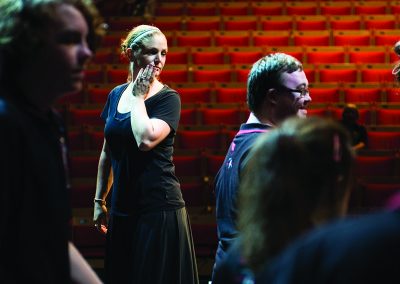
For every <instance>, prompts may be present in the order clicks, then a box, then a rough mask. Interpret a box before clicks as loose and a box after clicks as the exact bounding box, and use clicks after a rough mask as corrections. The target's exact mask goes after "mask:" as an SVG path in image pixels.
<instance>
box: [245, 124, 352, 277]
mask: <svg viewBox="0 0 400 284" xmlns="http://www.w3.org/2000/svg"><path fill="white" fill-rule="evenodd" d="M353 164H354V157H353V152H352V149H351V145H350V140H349V137H348V134H347V132H346V131H345V130H344V129H343V128H342V126H341V125H339V124H338V123H336V122H334V121H331V120H325V119H323V118H317V117H311V118H304V119H298V118H291V119H288V120H286V121H285V122H284V123H283V124H282V125H281V126H280V127H278V128H276V129H274V130H271V131H270V132H268V133H266V134H263V136H262V137H260V138H259V139H258V140H257V141H256V143H255V145H254V148H253V149H252V152H251V153H250V154H249V158H248V163H247V165H246V167H245V169H244V172H243V175H242V182H241V185H240V190H239V210H240V211H239V228H240V231H241V236H242V243H241V244H242V252H243V255H244V257H245V259H246V261H247V262H248V264H249V266H250V267H251V268H252V269H253V270H255V271H257V269H258V268H259V267H260V265H262V264H263V263H264V262H265V261H266V260H268V259H269V258H270V257H272V256H274V255H276V254H277V253H278V252H279V251H281V250H282V249H283V248H284V247H285V246H286V245H287V244H288V243H289V242H290V241H291V240H293V239H294V238H296V237H298V236H299V235H300V234H302V233H303V232H305V231H306V230H308V229H311V228H312V227H313V226H315V225H318V224H320V223H323V222H325V221H326V220H329V219H331V218H335V217H338V216H341V215H344V213H345V212H346V210H347V202H348V198H349V191H350V185H351V182H352V168H353Z"/></svg>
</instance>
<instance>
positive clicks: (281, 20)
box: [260, 16, 293, 31]
mask: <svg viewBox="0 0 400 284" xmlns="http://www.w3.org/2000/svg"><path fill="white" fill-rule="evenodd" d="M260 22H261V29H262V30H263V31H290V30H292V28H293V18H292V17H285V16H276V17H274V16H267V17H261V18H260Z"/></svg>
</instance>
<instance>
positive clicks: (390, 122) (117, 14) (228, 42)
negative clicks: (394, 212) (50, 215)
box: [57, 0, 400, 283]
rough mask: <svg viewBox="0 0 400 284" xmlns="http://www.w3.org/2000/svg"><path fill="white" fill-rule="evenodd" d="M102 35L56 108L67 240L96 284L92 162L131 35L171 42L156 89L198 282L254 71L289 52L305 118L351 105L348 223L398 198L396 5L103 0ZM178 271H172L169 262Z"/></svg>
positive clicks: (98, 243) (206, 268)
mask: <svg viewBox="0 0 400 284" xmlns="http://www.w3.org/2000/svg"><path fill="white" fill-rule="evenodd" d="M96 4H97V6H98V8H99V9H100V11H101V12H102V15H103V17H104V18H105V20H106V23H107V24H108V32H107V34H106V35H105V36H104V38H103V39H102V43H101V45H100V47H99V48H98V50H97V52H96V55H95V57H94V58H93V59H92V60H91V62H90V64H89V66H88V69H87V71H86V77H85V87H84V90H83V91H82V93H79V94H71V95H68V96H66V97H64V98H62V99H61V100H59V101H58V103H57V107H58V109H59V110H60V112H61V113H62V114H63V115H64V116H65V120H66V121H67V124H68V129H69V143H70V148H71V149H70V150H71V176H72V206H73V217H74V218H73V241H74V243H75V245H76V246H77V247H78V248H79V249H80V251H81V252H82V254H83V255H84V256H85V258H86V259H87V260H88V261H89V263H90V264H91V265H92V267H93V268H94V269H95V270H96V272H98V274H99V275H100V276H102V273H103V271H102V269H103V265H104V261H103V257H104V242H105V239H104V236H102V235H101V234H99V233H98V232H97V230H96V229H95V227H94V226H93V223H92V215H93V211H92V210H93V197H94V193H95V186H96V174H97V163H98V157H99V152H100V149H101V145H102V142H103V122H102V120H101V119H100V112H101V110H102V108H103V106H104V103H105V101H106V98H107V95H108V93H109V91H110V90H111V89H112V88H113V87H114V86H116V85H117V84H121V83H123V82H126V79H127V74H128V70H127V64H126V62H124V61H123V59H121V57H120V50H119V49H118V46H119V44H120V41H121V38H122V37H123V36H124V35H125V34H126V33H127V31H129V30H130V29H131V28H132V27H134V26H135V25H138V24H142V23H146V24H152V25H155V26H157V27H158V28H160V29H161V30H162V31H163V32H164V34H165V35H166V36H167V39H168V45H169V51H168V55H167V64H166V67H165V69H164V70H163V72H162V74H161V81H162V82H164V83H165V84H168V85H169V86H170V87H172V88H174V89H176V90H177V91H178V92H179V94H180V96H181V101H182V112H181V121H180V126H179V129H178V133H177V136H176V140H175V156H174V162H175V165H176V174H177V176H178V178H179V179H180V181H181V184H182V192H183V196H184V199H185V201H186V204H187V208H188V211H189V214H190V218H191V225H192V230H193V238H194V242H195V250H196V254H197V264H198V269H199V276H200V279H201V281H202V283H207V282H208V280H209V279H210V273H211V270H212V265H213V262H214V254H215V249H216V247H217V243H216V242H217V237H216V225H215V212H214V208H215V201H214V196H213V179H214V176H215V174H216V172H217V171H218V169H219V167H220V165H221V163H222V161H223V158H224V155H225V152H226V150H227V148H228V143H230V141H231V139H232V137H233V136H234V135H235V133H236V131H237V130H238V128H239V125H240V124H241V123H244V122H245V119H246V118H247V116H248V109H247V105H246V80H247V74H248V72H249V70H250V68H251V65H252V64H253V63H254V62H255V61H256V60H257V59H259V58H260V57H261V56H263V55H266V54H267V53H270V52H277V51H279V52H285V53H288V54H290V55H292V56H294V57H296V58H298V59H299V60H300V61H301V62H302V63H303V64H304V66H305V71H306V75H307V77H308V79H309V82H310V92H311V96H312V99H313V101H312V103H311V106H310V109H309V110H308V115H309V116H326V117H333V118H334V119H337V120H339V119H340V118H341V112H342V109H343V107H344V106H345V104H347V103H353V104H356V105H357V107H358V109H359V113H360V118H359V122H360V123H361V124H363V125H365V127H366V128H367V131H368V147H367V148H365V149H362V150H360V151H358V156H357V168H356V174H357V181H356V184H355V186H354V188H353V191H352V198H351V207H350V214H359V213H364V212H369V211H373V210H377V209H380V208H382V207H384V206H385V204H386V202H387V199H388V197H389V196H390V195H391V194H392V193H394V192H395V191H397V190H398V189H399V188H400V179H399V172H400V168H399V166H400V87H399V86H398V84H397V83H396V82H395V78H394V76H393V75H392V69H393V67H394V65H395V63H396V62H397V60H399V58H398V57H397V55H396V54H395V53H394V51H393V47H394V45H395V43H396V42H397V41H399V40H400V30H399V28H400V15H399V12H400V1H387V0H380V1H379V0H376V1H367V0H365V1H353V0H346V1H344V0H335V1H333V0H332V1H328V0H316V1H289V0H286V1H285V0H279V1H274V0H270V1H246V0H242V1H224V0H208V1H207V0H203V1H190V0H186V1H185V0H168V1H155V0H150V1H135V0H130V1H128V0H125V1H124V0H98V1H96ZM171 261H173V260H171Z"/></svg>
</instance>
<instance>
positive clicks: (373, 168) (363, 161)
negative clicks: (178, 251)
mask: <svg viewBox="0 0 400 284" xmlns="http://www.w3.org/2000/svg"><path fill="white" fill-rule="evenodd" d="M394 159H395V158H394V157H393V156H357V158H356V174H357V176H360V177H374V176H381V177H382V176H388V177H389V176H394V172H395V160H394Z"/></svg>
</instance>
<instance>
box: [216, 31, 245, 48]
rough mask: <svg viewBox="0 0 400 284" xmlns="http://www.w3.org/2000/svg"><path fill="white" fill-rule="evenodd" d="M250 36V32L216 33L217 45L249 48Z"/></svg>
mask: <svg viewBox="0 0 400 284" xmlns="http://www.w3.org/2000/svg"><path fill="white" fill-rule="evenodd" d="M249 39H250V35H249V33H248V32H243V31H237V32H229V31H228V32H216V33H215V45H216V46H228V47H231V46H249V45H250V40H249Z"/></svg>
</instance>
